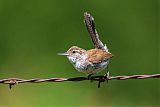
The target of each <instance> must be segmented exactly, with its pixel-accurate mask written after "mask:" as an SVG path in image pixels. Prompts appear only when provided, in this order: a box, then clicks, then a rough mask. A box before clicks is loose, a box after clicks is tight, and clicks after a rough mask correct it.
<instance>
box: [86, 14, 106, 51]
mask: <svg viewBox="0 0 160 107" xmlns="http://www.w3.org/2000/svg"><path fill="white" fill-rule="evenodd" d="M84 23H85V25H86V27H87V30H88V32H89V34H90V37H91V39H92V42H93V45H94V47H95V48H98V49H102V50H104V51H107V52H108V49H107V46H106V45H104V44H103V43H102V41H101V40H100V39H99V35H98V33H97V30H96V28H95V23H94V18H93V16H91V14H90V13H87V12H85V13H84Z"/></svg>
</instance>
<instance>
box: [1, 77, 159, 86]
mask: <svg viewBox="0 0 160 107" xmlns="http://www.w3.org/2000/svg"><path fill="white" fill-rule="evenodd" d="M146 78H160V74H152V75H130V76H107V75H104V76H92V77H91V78H88V77H73V78H47V79H42V78H34V79H20V78H7V79H0V84H9V87H10V88H12V86H13V85H15V84H18V83H42V82H65V81H84V80H91V81H99V82H98V88H100V83H101V82H105V81H108V80H127V79H146Z"/></svg>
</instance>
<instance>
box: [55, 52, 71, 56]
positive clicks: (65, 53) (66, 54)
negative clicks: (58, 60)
mask: <svg viewBox="0 0 160 107" xmlns="http://www.w3.org/2000/svg"><path fill="white" fill-rule="evenodd" d="M58 55H64V56H68V55H69V54H68V53H67V52H64V53H58Z"/></svg>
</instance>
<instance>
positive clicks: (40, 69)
mask: <svg viewBox="0 0 160 107" xmlns="http://www.w3.org/2000/svg"><path fill="white" fill-rule="evenodd" d="M159 6H160V2H159V0H0V79H3V78H9V77H17V78H25V79H30V78H50V77H76V76H85V75H84V74H82V73H79V72H77V71H76V70H75V69H74V68H73V66H72V65H71V64H70V63H69V61H68V60H67V58H65V57H62V56H58V55H57V53H58V52H64V51H66V50H67V49H68V48H69V47H70V46H72V45H78V46H80V47H82V48H85V49H90V48H92V47H93V46H92V42H91V40H90V38H89V35H88V32H87V30H86V28H85V26H84V23H83V13H84V12H86V11H88V12H90V13H92V15H93V16H94V18H95V21H96V27H97V30H98V32H99V35H100V38H101V39H102V41H103V42H104V43H106V44H107V46H108V48H109V50H110V52H112V53H113V54H114V55H115V57H114V58H113V59H112V60H111V62H110V66H109V71H110V73H111V75H113V76H114V75H133V74H155V73H160V56H159V53H160V51H159V50H160V44H159V41H160V38H159V37H158V36H160V35H159V25H160V23H159V18H160V17H159V15H160V13H159V11H160V10H159ZM104 73H105V71H103V72H101V73H100V74H104ZM54 106H55V107H158V106H160V80H159V79H144V80H126V81H117V80H113V81H109V84H107V83H103V84H102V86H101V88H100V89H98V88H97V83H96V82H93V83H90V82H89V81H83V82H63V83H40V84H32V83H26V84H17V85H15V86H14V87H13V88H12V89H11V90H10V89H9V88H8V85H4V84H0V107H54Z"/></svg>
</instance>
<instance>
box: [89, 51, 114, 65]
mask: <svg viewBox="0 0 160 107" xmlns="http://www.w3.org/2000/svg"><path fill="white" fill-rule="evenodd" d="M87 54H88V61H90V62H91V63H99V62H101V61H103V60H106V59H109V58H111V57H113V55H112V54H111V53H110V52H106V51H103V50H101V49H91V50H88V51H87Z"/></svg>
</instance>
